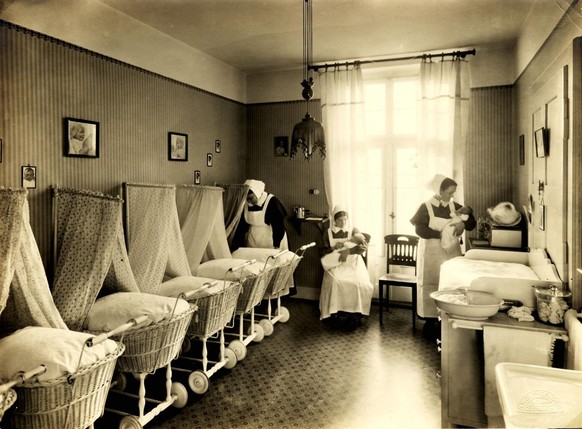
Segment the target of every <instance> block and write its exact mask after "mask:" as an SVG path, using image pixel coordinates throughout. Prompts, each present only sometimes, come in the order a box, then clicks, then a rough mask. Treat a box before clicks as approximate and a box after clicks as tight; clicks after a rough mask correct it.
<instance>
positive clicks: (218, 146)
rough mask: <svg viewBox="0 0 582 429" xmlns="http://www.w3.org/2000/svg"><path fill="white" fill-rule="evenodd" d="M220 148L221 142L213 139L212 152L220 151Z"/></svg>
mask: <svg viewBox="0 0 582 429" xmlns="http://www.w3.org/2000/svg"><path fill="white" fill-rule="evenodd" d="M221 150H222V142H221V141H220V140H214V152H216V153H220V151H221Z"/></svg>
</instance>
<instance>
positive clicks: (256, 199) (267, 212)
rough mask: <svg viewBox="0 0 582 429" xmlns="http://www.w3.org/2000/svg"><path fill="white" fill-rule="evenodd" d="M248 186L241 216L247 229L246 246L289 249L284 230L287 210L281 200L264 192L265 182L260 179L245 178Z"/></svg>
mask: <svg viewBox="0 0 582 429" xmlns="http://www.w3.org/2000/svg"><path fill="white" fill-rule="evenodd" d="M245 185H248V186H249V193H248V196H247V204H246V205H245V208H244V212H243V216H244V218H243V219H244V222H243V225H244V224H246V226H247V228H248V229H247V231H246V236H245V246H246V247H260V248H267V249H273V248H275V249H281V250H284V249H289V244H288V242H287V233H286V231H285V217H286V216H287V212H286V210H285V207H283V205H282V204H281V202H280V201H279V200H278V199H277V198H276V197H275V196H274V195H272V194H269V193H267V192H265V184H264V183H263V182H261V181H260V180H247V181H246V182H245Z"/></svg>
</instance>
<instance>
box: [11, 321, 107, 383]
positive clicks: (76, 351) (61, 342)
mask: <svg viewBox="0 0 582 429" xmlns="http://www.w3.org/2000/svg"><path fill="white" fill-rule="evenodd" d="M93 336H94V335H92V334H87V333H83V332H75V331H69V330H67V329H55V328H44V327H39V326H28V327H26V328H23V329H20V330H18V331H16V332H14V333H13V334H11V335H9V336H7V337H4V338H3V339H1V340H0V362H2V365H0V380H13V379H14V378H15V376H16V375H17V374H18V373H19V372H20V371H25V370H27V369H29V368H37V367H38V366H40V365H45V366H46V368H47V369H46V372H44V373H43V374H41V375H39V376H38V377H37V379H38V380H39V381H48V380H54V379H56V378H59V377H61V376H64V375H70V374H73V373H75V372H77V370H78V369H79V368H83V367H87V366H89V365H93V364H94V363H96V362H98V361H100V360H102V359H104V358H105V357H106V356H107V355H109V354H111V353H115V352H116V351H117V347H118V346H117V343H116V342H115V341H113V340H109V339H107V340H105V341H103V342H102V343H99V344H96V345H95V346H93V347H85V350H83V353H81V351H82V349H83V346H84V344H85V342H86V341H87V339H89V338H91V337H93Z"/></svg>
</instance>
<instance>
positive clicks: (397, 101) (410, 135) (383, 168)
mask: <svg viewBox="0 0 582 429" xmlns="http://www.w3.org/2000/svg"><path fill="white" fill-rule="evenodd" d="M418 71H419V69H418V66H412V67H408V68H400V69H399V68H391V69H390V70H384V71H378V70H371V71H369V72H368V73H364V80H365V81H364V88H365V100H366V137H367V139H368V140H369V142H370V143H371V145H373V147H374V148H375V149H374V152H375V154H374V156H375V160H376V165H377V168H378V170H377V171H378V175H377V176H378V180H377V183H374V184H369V185H370V189H369V190H368V195H370V196H371V198H370V200H374V201H373V202H372V204H373V205H375V206H376V207H373V209H375V210H379V211H378V213H380V215H379V216H378V219H377V223H376V225H374V227H373V230H374V233H375V234H377V235H375V236H379V237H383V236H384V235H386V234H389V233H405V234H414V227H413V226H412V224H411V223H410V218H411V217H412V216H413V214H414V212H415V211H416V209H417V208H418V205H419V204H420V199H419V184H418V183H417V177H418V174H417V170H418V166H417V149H416V147H417V119H418V112H417V103H418ZM368 207H369V208H370V209H372V207H370V203H368Z"/></svg>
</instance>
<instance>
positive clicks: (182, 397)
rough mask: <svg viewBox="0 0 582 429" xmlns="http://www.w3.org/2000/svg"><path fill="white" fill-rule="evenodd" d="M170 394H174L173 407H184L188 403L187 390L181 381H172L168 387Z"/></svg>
mask: <svg viewBox="0 0 582 429" xmlns="http://www.w3.org/2000/svg"><path fill="white" fill-rule="evenodd" d="M170 394H171V395H172V397H174V396H176V397H175V399H174V402H172V406H173V407H174V408H184V407H185V406H186V404H187V403H188V390H187V389H186V387H185V386H184V385H183V384H182V383H178V382H177V381H174V382H173V383H172V387H171V388H170Z"/></svg>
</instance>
